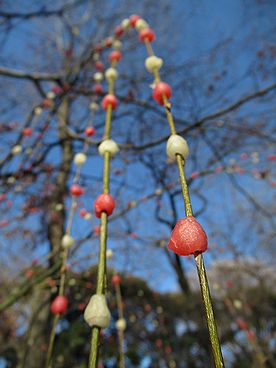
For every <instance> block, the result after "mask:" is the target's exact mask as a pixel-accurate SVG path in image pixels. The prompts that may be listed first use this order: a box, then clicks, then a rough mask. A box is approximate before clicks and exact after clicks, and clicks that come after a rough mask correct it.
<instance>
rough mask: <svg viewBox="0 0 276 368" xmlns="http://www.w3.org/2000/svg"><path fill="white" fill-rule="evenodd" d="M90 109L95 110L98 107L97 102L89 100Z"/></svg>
mask: <svg viewBox="0 0 276 368" xmlns="http://www.w3.org/2000/svg"><path fill="white" fill-rule="evenodd" d="M89 107H90V109H91V110H93V111H97V110H98V108H99V105H98V104H97V102H91V104H90V105H89Z"/></svg>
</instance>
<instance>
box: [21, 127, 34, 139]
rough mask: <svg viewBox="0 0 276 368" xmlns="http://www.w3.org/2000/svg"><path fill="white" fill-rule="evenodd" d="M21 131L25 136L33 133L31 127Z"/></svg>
mask: <svg viewBox="0 0 276 368" xmlns="http://www.w3.org/2000/svg"><path fill="white" fill-rule="evenodd" d="M22 133H23V135H24V136H25V137H30V136H31V135H32V134H33V131H32V128H24V129H23V132H22Z"/></svg>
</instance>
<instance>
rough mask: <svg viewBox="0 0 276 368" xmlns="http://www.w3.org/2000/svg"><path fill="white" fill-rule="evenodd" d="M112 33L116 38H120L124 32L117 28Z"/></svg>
mask: <svg viewBox="0 0 276 368" xmlns="http://www.w3.org/2000/svg"><path fill="white" fill-rule="evenodd" d="M114 33H115V36H116V37H121V36H122V35H123V33H124V30H123V28H122V27H121V26H117V27H116V28H115V30H114Z"/></svg>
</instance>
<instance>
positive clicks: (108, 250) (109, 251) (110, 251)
mask: <svg viewBox="0 0 276 368" xmlns="http://www.w3.org/2000/svg"><path fill="white" fill-rule="evenodd" d="M112 257H113V251H112V249H107V250H106V258H107V259H111V258H112Z"/></svg>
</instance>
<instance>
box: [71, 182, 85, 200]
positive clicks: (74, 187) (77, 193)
mask: <svg viewBox="0 0 276 368" xmlns="http://www.w3.org/2000/svg"><path fill="white" fill-rule="evenodd" d="M70 193H71V194H72V195H73V196H76V197H79V196H81V195H82V194H83V193H84V192H83V189H82V187H80V186H79V185H78V184H73V185H72V186H71V188H70Z"/></svg>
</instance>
